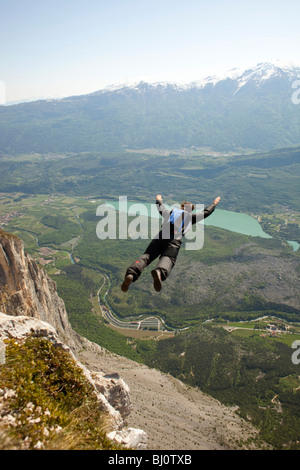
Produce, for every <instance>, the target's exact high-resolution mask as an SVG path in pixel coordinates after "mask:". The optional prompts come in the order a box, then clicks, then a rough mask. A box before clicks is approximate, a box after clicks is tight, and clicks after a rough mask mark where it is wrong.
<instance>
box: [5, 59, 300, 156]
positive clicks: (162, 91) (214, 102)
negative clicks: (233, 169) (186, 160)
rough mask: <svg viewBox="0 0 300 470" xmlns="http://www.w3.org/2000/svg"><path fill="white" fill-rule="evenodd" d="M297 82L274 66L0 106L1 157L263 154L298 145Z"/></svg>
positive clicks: (297, 71)
mask: <svg viewBox="0 0 300 470" xmlns="http://www.w3.org/2000/svg"><path fill="white" fill-rule="evenodd" d="M299 79H300V67H298V66H292V65H288V66H287V65H283V64H280V63H273V62H268V63H261V64H258V65H257V66H255V67H253V68H250V69H248V70H244V71H240V70H237V69H234V70H232V71H230V72H229V73H228V74H225V75H224V76H222V77H213V76H211V77H207V78H206V79H204V80H201V81H194V82H191V83H189V84H187V85H179V84H175V83H153V84H150V83H145V82H139V83H136V84H123V85H116V86H112V87H107V88H105V89H102V90H99V91H96V92H94V93H91V94H88V95H81V96H72V97H68V98H63V99H51V100H40V101H35V102H31V103H21V104H18V105H12V106H0V142H1V149H0V151H1V152H2V153H6V154H10V153H30V152H38V153H45V152H47V153H51V152H52V153H55V152H85V151H93V152H95V151H96V152H97V151H101V150H104V149H106V150H108V151H109V150H116V149H122V148H134V149H138V148H150V147H154V148H168V149H175V148H183V147H188V148H189V147H192V146H194V147H210V148H212V149H214V150H228V149H229V150H234V149H235V150H236V149H251V150H255V151H256V150H262V151H265V150H270V149H274V148H280V147H287V146H293V145H298V144H300V106H299V105H298V104H297V103H298V101H299V100H298V99H297V96H298V95H297V93H298V90H297V86H298V80H299ZM298 88H300V87H299V86H298ZM298 94H299V93H298Z"/></svg>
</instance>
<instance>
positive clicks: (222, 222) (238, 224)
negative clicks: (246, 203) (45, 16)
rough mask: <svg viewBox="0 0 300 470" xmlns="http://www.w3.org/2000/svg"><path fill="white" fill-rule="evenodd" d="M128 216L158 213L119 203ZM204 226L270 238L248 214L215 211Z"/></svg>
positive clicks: (143, 205)
mask: <svg viewBox="0 0 300 470" xmlns="http://www.w3.org/2000/svg"><path fill="white" fill-rule="evenodd" d="M106 204H111V205H112V206H114V207H115V208H116V209H119V201H112V202H111V201H107V202H106ZM126 208H127V213H128V215H139V214H141V215H145V216H148V217H159V213H158V211H157V209H156V207H155V204H149V203H135V202H132V201H128V203H127V206H126V204H125V203H121V205H120V210H121V212H126ZM204 223H205V225H207V226H212V227H219V228H223V229H225V230H229V231H231V232H236V233H240V234H242V235H250V236H252V237H261V238H272V237H271V235H269V234H267V233H265V232H264V231H263V229H262V227H261V225H260V224H259V223H258V221H257V220H256V219H255V218H254V217H251V216H250V215H248V214H244V213H242V212H233V211H227V210H224V209H219V208H218V207H217V208H216V209H215V211H214V212H213V214H212V215H210V216H209V217H208V218H207V219H205V222H204ZM287 242H288V243H289V244H290V245H291V246H292V247H293V250H294V251H297V250H298V249H299V246H300V245H299V243H297V242H294V241H288V240H287Z"/></svg>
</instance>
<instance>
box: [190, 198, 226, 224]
mask: <svg viewBox="0 0 300 470" xmlns="http://www.w3.org/2000/svg"><path fill="white" fill-rule="evenodd" d="M220 200H221V196H218V197H216V199H215V200H214V202H213V203H212V204H210V205H209V206H207V207H205V209H204V210H203V211H202V212H199V213H198V214H193V216H192V224H195V223H196V222H199V221H200V220H203V219H206V217H208V216H209V215H211V214H212V213H213V211H214V210H215V208H216V206H217V205H218V204H219V202H220Z"/></svg>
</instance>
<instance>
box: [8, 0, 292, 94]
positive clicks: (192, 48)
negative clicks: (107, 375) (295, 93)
mask: <svg viewBox="0 0 300 470" xmlns="http://www.w3.org/2000/svg"><path fill="white" fill-rule="evenodd" d="M299 19H300V1H299V0H282V1H281V0H259V1H258V0H251V1H250V0H249V1H243V0H223V1H221V0H148V1H145V0H51V1H48V0H0V92H1V90H2V95H3V89H4V88H5V90H6V101H7V102H10V101H13V100H22V99H28V98H39V97H58V96H70V95H74V94H84V93H89V92H93V91H96V90H99V89H101V88H104V87H105V86H107V85H110V84H114V83H117V82H125V81H128V80H134V81H138V80H145V81H149V82H153V81H172V82H181V83H182V82H185V83H187V82H191V81H194V80H198V79H201V78H202V77H205V76H207V75H211V74H214V73H218V72H224V71H226V70H229V69H231V68H234V67H244V66H249V65H255V64H256V63H258V62H264V61H268V60H271V59H281V60H294V61H297V62H299V56H300V27H299ZM0 98H1V97H0Z"/></svg>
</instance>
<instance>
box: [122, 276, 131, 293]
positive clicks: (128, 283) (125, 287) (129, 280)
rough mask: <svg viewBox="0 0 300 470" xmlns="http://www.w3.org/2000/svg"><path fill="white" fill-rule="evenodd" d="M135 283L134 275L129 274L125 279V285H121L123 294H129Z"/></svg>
mask: <svg viewBox="0 0 300 470" xmlns="http://www.w3.org/2000/svg"><path fill="white" fill-rule="evenodd" d="M132 281H133V275H132V274H128V276H126V277H125V279H124V282H123V284H122V285H121V289H122V291H123V292H127V291H128V289H129V286H130V284H131V283H132Z"/></svg>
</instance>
